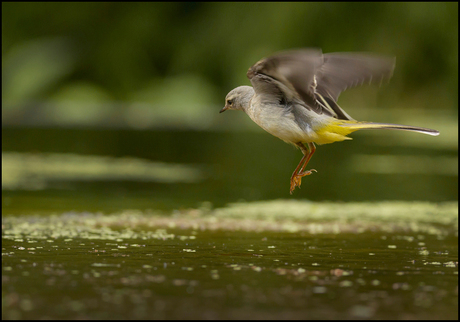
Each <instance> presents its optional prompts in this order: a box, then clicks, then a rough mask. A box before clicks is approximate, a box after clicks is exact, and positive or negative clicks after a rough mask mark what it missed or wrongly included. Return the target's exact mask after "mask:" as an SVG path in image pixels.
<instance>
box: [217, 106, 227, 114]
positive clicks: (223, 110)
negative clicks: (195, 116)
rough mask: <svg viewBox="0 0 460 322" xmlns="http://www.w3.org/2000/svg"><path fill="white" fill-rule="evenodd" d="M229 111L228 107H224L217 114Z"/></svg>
mask: <svg viewBox="0 0 460 322" xmlns="http://www.w3.org/2000/svg"><path fill="white" fill-rule="evenodd" d="M228 109H229V106H228V105H225V106H224V108H223V109H221V110H220V112H219V113H222V112H225V111H226V110H228Z"/></svg>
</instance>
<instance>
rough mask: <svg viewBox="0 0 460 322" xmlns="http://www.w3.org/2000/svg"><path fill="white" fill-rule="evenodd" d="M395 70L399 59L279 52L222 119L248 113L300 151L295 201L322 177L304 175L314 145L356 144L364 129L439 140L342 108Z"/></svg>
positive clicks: (261, 64)
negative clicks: (355, 91)
mask: <svg viewBox="0 0 460 322" xmlns="http://www.w3.org/2000/svg"><path fill="white" fill-rule="evenodd" d="M394 66H395V58H393V57H387V56H382V55H377V54H375V53H368V52H336V53H326V54H323V52H322V50H321V49H319V48H303V49H291V50H287V51H281V52H277V53H275V54H273V55H271V56H269V57H266V58H263V59H261V60H259V61H258V62H257V63H255V64H254V65H253V66H251V67H250V68H249V70H248V71H247V74H246V75H247V77H248V78H249V80H250V82H251V84H252V86H239V87H236V88H235V89H233V90H231V91H230V92H229V93H228V94H227V96H226V97H225V106H224V107H223V108H222V109H221V110H220V112H219V113H222V112H224V111H227V110H240V111H244V112H245V113H246V114H247V115H248V116H249V117H250V118H251V119H252V120H253V121H254V122H255V123H256V124H257V125H259V126H260V127H261V128H262V129H264V130H265V131H267V132H268V133H270V134H272V135H274V136H276V137H278V138H280V139H281V140H283V141H284V142H286V143H289V144H292V145H294V146H295V147H297V148H300V150H301V151H302V153H303V157H302V159H301V160H300V162H299V164H298V165H297V167H296V168H295V170H294V172H293V173H292V176H291V179H290V194H291V195H292V193H293V191H294V190H295V188H296V187H299V188H300V185H301V182H302V178H303V177H304V176H308V175H311V174H312V173H313V172H317V171H316V170H315V169H311V170H305V167H306V166H307V164H308V162H309V161H310V159H311V157H312V156H313V154H314V153H315V151H316V146H315V144H318V145H321V144H328V143H333V142H339V141H344V140H351V138H350V137H347V135H348V134H350V133H352V132H354V131H357V130H363V129H385V130H403V131H412V132H419V133H424V134H428V135H433V136H436V135H439V131H437V130H433V129H429V128H422V127H416V126H409V125H399V124H389V123H374V122H362V121H356V120H355V119H353V118H352V117H351V116H350V115H348V114H347V113H346V112H345V111H344V110H343V109H342V108H341V107H340V106H339V105H338V104H337V99H338V97H339V95H340V93H341V92H343V91H344V90H346V89H348V88H351V87H355V86H358V85H362V84H379V85H380V84H382V82H383V81H386V80H389V79H390V78H391V76H392V75H393V70H394ZM305 144H306V145H305Z"/></svg>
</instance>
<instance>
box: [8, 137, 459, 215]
mask: <svg viewBox="0 0 460 322" xmlns="http://www.w3.org/2000/svg"><path fill="white" fill-rule="evenodd" d="M2 133H3V137H2V143H3V153H2V165H3V167H2V168H3V172H2V174H3V178H2V187H3V191H4V192H6V195H5V196H6V197H8V198H12V199H10V200H13V201H14V200H15V198H19V197H21V198H24V197H30V198H38V199H40V198H41V197H42V196H43V194H46V195H47V197H49V198H51V199H53V198H54V197H55V196H56V192H59V194H60V196H61V197H69V198H76V199H78V198H80V199H83V203H84V201H85V200H86V199H88V200H91V199H100V200H102V199H108V200H109V202H110V200H112V199H117V200H119V199H120V195H122V196H123V198H125V199H126V200H130V199H131V198H138V197H139V196H143V198H145V200H147V199H148V200H150V205H146V208H153V209H155V208H158V207H160V208H164V207H165V201H167V203H168V204H169V205H168V206H167V207H169V209H175V208H178V207H197V206H198V205H199V203H201V202H202V201H210V202H212V203H213V204H215V205H217V206H220V205H224V204H226V203H228V202H235V201H238V200H248V201H251V200H261V199H262V200H267V199H276V198H294V199H295V198H302V199H309V200H318V201H320V200H343V201H361V200H427V201H449V200H457V195H458V181H457V178H458V173H457V166H456V163H457V160H458V157H457V149H456V147H451V148H445V149H440V148H439V146H438V144H437V142H438V141H439V140H438V141H436V140H437V139H442V135H440V136H439V137H428V136H423V135H420V134H418V133H399V135H401V136H402V137H405V136H411V135H412V136H417V135H418V136H419V137H422V138H424V139H426V144H425V146H420V145H418V144H415V145H406V146H403V145H401V144H402V143H403V142H404V141H402V140H398V139H395V138H394V136H395V135H398V134H397V132H390V131H388V132H384V131H383V132H380V133H381V136H376V134H375V133H377V132H362V133H359V136H358V135H355V139H356V140H354V141H352V142H340V143H337V144H330V145H324V146H319V147H318V149H317V152H316V153H315V155H314V157H313V158H312V160H311V164H310V165H311V167H312V168H315V169H316V170H317V171H318V173H314V174H313V175H311V176H309V177H308V178H304V180H303V184H302V189H299V190H298V191H296V192H295V193H294V195H293V196H292V197H291V196H290V195H289V178H290V176H291V173H292V171H293V170H294V168H295V166H296V165H297V163H298V162H299V160H300V158H301V153H300V151H298V150H295V149H293V148H292V147H291V146H289V145H287V144H285V143H283V142H282V141H280V140H278V139H276V138H273V137H271V136H270V135H267V134H266V133H264V132H256V133H251V132H239V133H227V132H200V131H133V130H102V131H101V130H89V129H86V130H85V129H18V128H16V129H14V128H4V129H2ZM386 135H389V136H388V137H391V138H392V140H394V141H395V142H396V141H397V142H398V145H396V146H391V147H390V146H387V145H383V146H382V145H379V144H376V142H378V141H379V140H382V142H386V141H385V140H384V138H385V136H386ZM435 141H436V142H435ZM406 143H410V142H406ZM432 146H433V148H431V147H432ZM38 188H40V189H45V188H46V190H44V191H43V192H41V193H39V192H38V191H37V192H36V193H33V192H30V193H28V194H24V191H27V190H33V189H38ZM18 189H19V190H18ZM168 200H169V201H168ZM79 205H82V207H80V206H79ZM120 206H121V207H122V208H123V206H122V205H120ZM12 207H14V205H12ZM45 207H46V206H45ZM146 208H143V209H146ZM72 209H76V210H81V211H85V210H88V209H87V208H85V207H84V205H83V204H82V203H80V202H78V203H76V204H75V205H69V207H68V208H67V210H72ZM92 209H94V208H92ZM95 210H97V209H95ZM100 210H104V209H100Z"/></svg>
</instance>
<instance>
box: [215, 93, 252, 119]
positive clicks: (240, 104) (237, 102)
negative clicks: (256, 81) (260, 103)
mask: <svg viewBox="0 0 460 322" xmlns="http://www.w3.org/2000/svg"><path fill="white" fill-rule="evenodd" d="M253 96H254V89H253V88H252V87H251V86H240V87H237V88H235V89H232V90H231V91H230V93H228V94H227V96H226V97H225V106H224V108H223V109H221V110H220V112H219V113H222V112H225V111H226V110H242V111H245V110H246V108H248V107H249V102H250V101H251V98H252V97H253Z"/></svg>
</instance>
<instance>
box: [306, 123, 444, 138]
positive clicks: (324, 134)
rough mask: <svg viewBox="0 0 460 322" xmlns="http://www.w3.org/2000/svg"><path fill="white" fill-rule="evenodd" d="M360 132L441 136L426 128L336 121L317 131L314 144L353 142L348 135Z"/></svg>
mask: <svg viewBox="0 0 460 322" xmlns="http://www.w3.org/2000/svg"><path fill="white" fill-rule="evenodd" d="M358 130H402V131H411V132H419V133H424V134H428V135H439V131H436V130H432V129H427V128H424V127H417V126H410V125H400V124H389V123H372V122H358V121H354V120H334V121H332V122H330V123H328V124H327V125H326V126H323V127H321V128H320V129H318V130H316V134H317V138H316V140H315V141H314V142H315V143H318V144H327V143H332V142H337V141H343V140H351V138H349V137H347V135H348V134H350V133H352V132H355V131H358Z"/></svg>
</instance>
